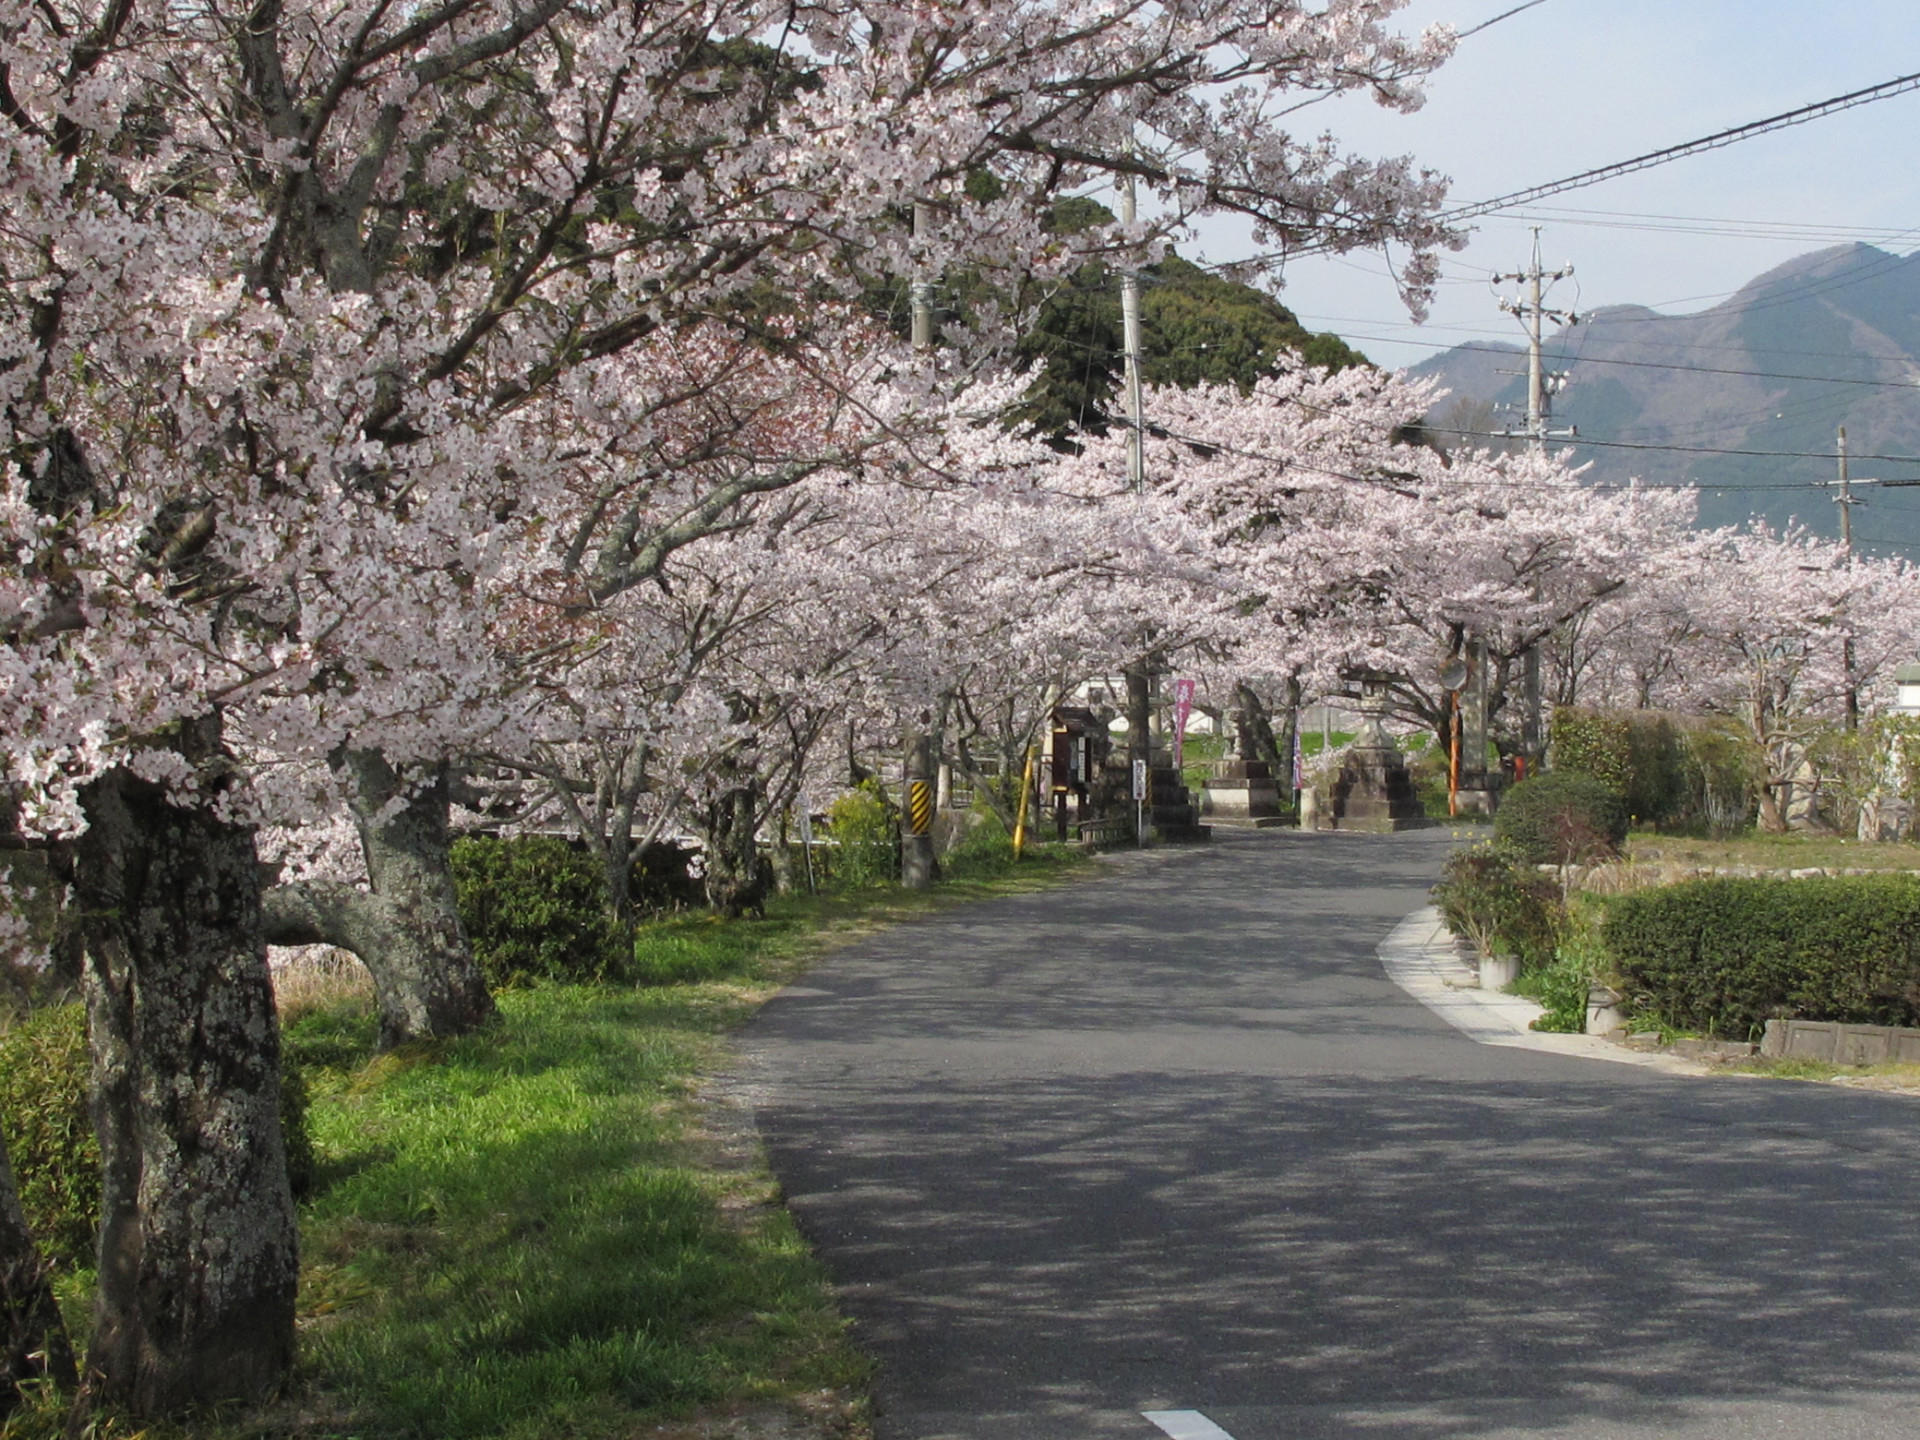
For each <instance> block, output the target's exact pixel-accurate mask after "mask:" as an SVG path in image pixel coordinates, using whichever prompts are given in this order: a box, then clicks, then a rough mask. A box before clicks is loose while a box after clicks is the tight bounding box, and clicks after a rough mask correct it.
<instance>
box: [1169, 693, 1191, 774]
mask: <svg viewBox="0 0 1920 1440" xmlns="http://www.w3.org/2000/svg"><path fill="white" fill-rule="evenodd" d="M1191 714H1193V681H1191V680H1176V681H1174V682H1173V772H1174V774H1176V775H1177V774H1179V773H1180V772H1181V771H1182V770H1184V769H1185V768H1186V763H1187V717H1188V716H1189V715H1191Z"/></svg>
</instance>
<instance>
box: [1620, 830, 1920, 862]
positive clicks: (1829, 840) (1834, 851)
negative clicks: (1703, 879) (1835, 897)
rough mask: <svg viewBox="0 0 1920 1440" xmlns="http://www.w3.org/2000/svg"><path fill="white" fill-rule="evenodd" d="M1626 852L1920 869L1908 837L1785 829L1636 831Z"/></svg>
mask: <svg viewBox="0 0 1920 1440" xmlns="http://www.w3.org/2000/svg"><path fill="white" fill-rule="evenodd" d="M1627 858H1628V859H1629V860H1631V861H1633V862H1634V863H1636V864H1643V865H1661V864H1665V865H1675V866H1688V867H1692V866H1718V865H1728V866H1732V865H1751V866H1755V867H1757V868H1759V869H1763V870H1801V869H1816V868H1819V869H1825V868H1833V869H1867V870H1920V845H1916V844H1914V843H1912V842H1910V841H1879V840H1847V839H1844V838H1842V837H1840V836H1836V835H1813V834H1806V833H1803V832H1800V831H1792V832H1789V833H1787V834H1785V835H1767V834H1763V833H1759V832H1755V833H1753V834H1748V835H1738V836H1733V837H1731V838H1728V839H1724V840H1709V839H1698V838H1691V837H1688V836H1682V835H1666V834H1653V833H1650V832H1646V831H1638V832H1635V833H1634V834H1633V835H1631V836H1630V837H1628V840H1627Z"/></svg>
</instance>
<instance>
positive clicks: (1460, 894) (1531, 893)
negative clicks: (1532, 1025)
mask: <svg viewBox="0 0 1920 1440" xmlns="http://www.w3.org/2000/svg"><path fill="white" fill-rule="evenodd" d="M1433 900H1434V903H1435V904H1436V905H1438V906H1439V907H1440V913H1441V915H1442V916H1443V917H1444V918H1445V920H1446V922H1447V928H1448V929H1450V930H1452V931H1453V933H1454V934H1456V935H1460V936H1464V937H1465V938H1466V939H1467V940H1469V941H1471V942H1472V943H1473V945H1474V948H1476V949H1477V950H1478V951H1479V952H1480V953H1481V954H1482V955H1495V954H1500V955H1512V956H1514V957H1515V958H1517V959H1518V960H1519V961H1520V963H1521V965H1522V966H1523V967H1524V968H1526V969H1530V970H1531V969H1538V968H1539V967H1541V966H1544V965H1546V964H1547V963H1548V962H1549V961H1551V960H1552V958H1553V954H1554V947H1555V946H1556V945H1557V944H1558V942H1559V939H1560V932H1561V928H1562V926H1563V925H1564V923H1565V919H1566V908H1565V905H1564V904H1563V903H1562V901H1561V898H1560V887H1559V886H1558V885H1555V884H1554V883H1553V882H1552V881H1551V880H1550V879H1548V878H1547V877H1546V876H1544V875H1542V874H1541V873H1540V872H1539V871H1538V870H1537V869H1535V868H1534V867H1533V866H1532V865H1530V864H1528V863H1526V861H1524V860H1523V859H1521V858H1520V857H1519V856H1517V855H1515V854H1514V852H1513V851H1512V850H1510V849H1508V848H1507V847H1506V846H1504V845H1475V846H1472V847H1471V848H1469V849H1465V850H1456V851H1454V852H1453V854H1451V855H1449V856H1448V857H1447V863H1446V867H1445V868H1444V869H1443V870H1442V871H1441V872H1440V883H1439V884H1438V885H1436V886H1434V887H1433Z"/></svg>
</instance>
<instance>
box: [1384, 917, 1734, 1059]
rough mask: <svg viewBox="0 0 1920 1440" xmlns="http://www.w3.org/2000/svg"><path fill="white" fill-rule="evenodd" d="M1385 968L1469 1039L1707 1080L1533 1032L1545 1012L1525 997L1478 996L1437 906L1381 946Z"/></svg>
mask: <svg viewBox="0 0 1920 1440" xmlns="http://www.w3.org/2000/svg"><path fill="white" fill-rule="evenodd" d="M1379 954H1380V963H1381V964H1382V965H1383V966H1385V967H1386V972H1387V977H1388V978H1389V979H1390V980H1392V981H1393V983H1394V984H1396V985H1398V986H1399V987H1400V988H1401V989H1402V990H1404V991H1406V993H1407V994H1409V995H1411V996H1412V997H1413V998H1414V999H1416V1000H1418V1001H1419V1002H1420V1003H1421V1004H1422V1005H1424V1006H1426V1007H1427V1009H1429V1010H1431V1011H1432V1012H1433V1013H1434V1014H1436V1015H1438V1016H1439V1017H1440V1018H1441V1019H1442V1020H1444V1021H1446V1022H1447V1023H1448V1024H1449V1025H1451V1026H1453V1028H1454V1029H1456V1030H1458V1031H1459V1032H1460V1033H1461V1034H1463V1035H1465V1036H1466V1037H1467V1038H1468V1039H1470V1040H1474V1041H1477V1042H1478V1043H1479V1044H1482V1045H1506V1046H1510V1047H1512V1048H1514V1049H1516V1050H1543V1051H1546V1052H1547V1053H1548V1054H1552V1055H1577V1056H1580V1057H1582V1058H1584V1059H1588V1060H1610V1061H1612V1062H1613V1063H1614V1064H1616V1065H1638V1066H1641V1067H1643V1068H1645V1069H1649V1070H1661V1071H1665V1072H1666V1073H1668V1074H1672V1075H1707V1074H1711V1073H1713V1072H1712V1071H1711V1070H1710V1069H1709V1068H1708V1067H1707V1066H1705V1065H1701V1064H1699V1063H1697V1062H1695V1061H1691V1060H1683V1059H1681V1058H1680V1057H1678V1056H1676V1055H1660V1054H1649V1053H1647V1052H1645V1051H1640V1050H1629V1049H1627V1048H1626V1047H1625V1046H1624V1045H1616V1044H1614V1043H1613V1042H1612V1041H1611V1040H1603V1039H1602V1038H1601V1037H1600V1036H1598V1035H1554V1034H1549V1033H1546V1032H1543V1031H1539V1030H1535V1029H1533V1028H1532V1026H1533V1022H1534V1020H1535V1018H1536V1017H1538V1016H1539V1015H1541V1014H1542V1013H1544V1011H1543V1007H1542V1006H1540V1005H1539V1004H1538V1003H1537V1002H1535V1001H1532V1000H1529V999H1527V998H1526V997H1525V996H1522V995H1507V994H1503V993H1502V992H1500V991H1498V990H1482V989H1480V980H1479V976H1478V974H1477V973H1476V972H1475V970H1474V969H1473V967H1472V966H1471V965H1468V964H1467V962H1466V961H1465V960H1463V959H1461V958H1460V947H1459V945H1458V944H1457V943H1456V942H1455V940H1454V938H1453V934H1452V932H1451V931H1449V930H1448V929H1447V927H1446V922H1445V921H1443V920H1442V919H1441V918H1440V911H1439V910H1438V909H1437V908H1436V907H1434V906H1432V905H1429V906H1427V907H1426V908H1425V909H1424V910H1416V911H1414V913H1413V914H1411V915H1409V916H1407V918H1406V919H1404V920H1402V921H1401V922H1400V923H1399V924H1398V925H1397V926H1395V927H1394V930H1393V933H1392V934H1390V935H1388V936H1387V938H1386V939H1384V940H1382V941H1381V942H1380V951H1379Z"/></svg>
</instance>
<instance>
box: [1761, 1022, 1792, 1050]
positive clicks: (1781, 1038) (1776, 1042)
mask: <svg viewBox="0 0 1920 1440" xmlns="http://www.w3.org/2000/svg"><path fill="white" fill-rule="evenodd" d="M1760 1053H1761V1054H1762V1055H1764V1056H1766V1057H1767V1058H1768V1059H1769V1060H1778V1059H1779V1058H1780V1057H1781V1056H1783V1055H1785V1054H1786V1053H1787V1022H1786V1021H1785V1020H1769V1021H1767V1033H1766V1034H1765V1036H1763V1037H1762V1038H1761V1041H1760Z"/></svg>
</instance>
